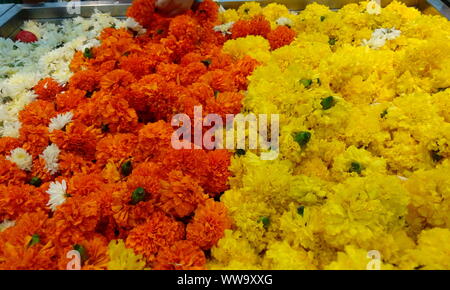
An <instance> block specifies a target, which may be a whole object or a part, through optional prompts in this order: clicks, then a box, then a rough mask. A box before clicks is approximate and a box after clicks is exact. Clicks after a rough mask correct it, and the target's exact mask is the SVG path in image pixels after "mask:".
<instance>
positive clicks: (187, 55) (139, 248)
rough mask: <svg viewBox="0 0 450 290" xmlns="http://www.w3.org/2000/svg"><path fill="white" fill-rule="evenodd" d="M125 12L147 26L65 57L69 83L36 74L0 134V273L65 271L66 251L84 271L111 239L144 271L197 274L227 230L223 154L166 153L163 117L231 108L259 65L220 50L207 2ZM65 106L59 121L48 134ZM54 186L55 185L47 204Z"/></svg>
mask: <svg viewBox="0 0 450 290" xmlns="http://www.w3.org/2000/svg"><path fill="white" fill-rule="evenodd" d="M128 16H130V17H133V18H134V19H135V20H137V21H138V22H139V23H141V24H142V25H143V26H144V28H146V29H147V30H146V32H145V33H144V34H139V35H138V34H137V33H135V32H133V31H131V30H127V29H124V28H122V29H116V28H114V27H111V28H107V29H105V30H104V31H103V32H102V34H101V35H100V36H99V40H100V41H101V45H100V46H98V47H95V48H92V49H86V50H85V51H84V52H78V53H77V54H76V55H75V57H74V59H73V60H72V63H71V65H70V67H71V70H72V71H73V72H74V75H73V76H72V78H71V79H70V81H69V83H68V84H66V85H64V86H60V85H59V84H58V83H57V82H56V81H54V80H52V79H43V80H41V81H40V82H39V84H38V85H37V86H36V87H35V88H34V90H35V92H36V94H37V95H38V98H37V100H36V101H34V102H33V103H31V104H30V105H28V106H27V107H26V108H25V109H24V110H23V111H22V112H21V113H20V122H21V129H20V137H19V138H17V139H16V138H9V137H5V138H0V154H1V156H0V221H5V220H9V221H14V222H15V226H12V227H9V228H7V229H5V230H3V231H2V232H0V268H1V269H66V265H67V262H68V259H67V258H66V255H67V253H68V252H69V251H71V250H73V249H76V250H78V251H79V252H80V253H81V254H82V255H81V257H82V268H83V269H105V268H106V265H107V263H108V259H109V258H108V254H107V249H108V244H109V242H110V241H111V240H115V239H123V240H124V241H125V244H126V246H127V248H130V249H133V250H134V252H135V253H136V254H141V255H143V257H144V258H145V261H146V265H147V267H149V268H153V269H202V268H204V265H205V263H206V256H205V251H207V250H209V249H210V248H211V247H212V246H213V245H214V244H216V242H217V241H218V240H219V239H220V238H221V237H222V236H223V232H224V230H225V229H227V228H230V227H231V221H230V219H229V218H228V217H227V211H226V208H225V207H224V205H223V204H222V203H220V202H218V201H216V200H217V199H218V197H219V196H220V194H221V193H222V192H224V191H225V190H226V189H227V187H228V185H227V179H228V177H229V176H230V172H229V171H228V167H229V165H230V153H229V152H228V151H226V150H212V151H207V150H194V149H192V150H175V149H173V148H172V146H171V136H172V133H173V131H174V128H173V127H172V126H171V125H170V120H171V118H172V116H173V115H174V114H177V113H183V112H184V113H187V114H188V115H190V116H192V114H193V107H194V106H195V105H202V106H203V113H204V114H208V113H216V114H222V115H224V114H236V113H239V112H240V109H241V100H242V99H243V95H242V94H241V93H240V92H241V91H242V90H246V88H247V76H248V75H250V74H251V72H252V71H253V69H254V68H255V67H256V66H257V64H258V63H257V62H256V61H255V60H254V59H252V58H250V57H244V58H242V59H234V58H232V57H231V56H229V55H226V54H223V53H222V52H221V46H222V44H223V43H224V41H225V40H226V37H225V36H223V35H222V33H219V32H214V30H213V27H214V26H215V25H217V17H218V7H217V5H216V4H215V3H214V2H212V1H203V2H202V3H201V4H197V6H196V7H195V9H194V10H192V11H190V12H188V13H186V14H184V15H181V16H177V17H175V18H163V17H161V16H159V15H157V14H155V13H154V0H138V1H135V2H134V3H133V6H132V7H131V8H130V9H129V11H128ZM244 24H245V23H244ZM244 24H243V26H245V25H244ZM238 28H239V25H236V26H235V29H238ZM269 30H270V27H269ZM243 33H244V32H243ZM245 33H247V32H245ZM248 33H252V32H248ZM258 33H259V32H258ZM275 38H277V37H274V39H275ZM277 39H279V38H277ZM274 45H280V44H276V43H275V42H274ZM68 112H71V113H72V114H73V117H72V118H71V120H70V122H68V123H67V124H66V125H65V126H64V127H63V128H59V129H52V130H50V129H49V124H50V123H51V122H52V120H53V119H54V118H55V117H57V116H60V115H61V114H65V113H68ZM49 145H52V146H54V145H56V146H57V147H58V148H59V151H60V153H59V155H58V160H57V164H58V166H57V170H49V165H48V161H47V160H46V157H45V156H44V155H43V151H45V150H46V148H48V146H49ZM16 148H22V149H24V150H26V152H28V154H30V155H31V156H32V166H31V168H30V169H29V170H24V169H23V168H19V166H18V165H17V164H16V163H14V162H12V161H11V159H10V158H8V156H9V155H10V154H11V151H12V150H14V149H16ZM55 183H58V184H62V185H66V189H65V193H64V196H60V199H61V198H62V199H63V200H62V201H63V202H59V203H58V204H53V205H52V206H50V205H51V202H49V199H50V195H49V188H50V187H51V185H52V184H55ZM214 199H216V200H214Z"/></svg>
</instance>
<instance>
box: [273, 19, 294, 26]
mask: <svg viewBox="0 0 450 290" xmlns="http://www.w3.org/2000/svg"><path fill="white" fill-rule="evenodd" d="M276 23H277V25H280V26H292V20H291V19H289V18H287V17H280V18H278V19H277V21H276Z"/></svg>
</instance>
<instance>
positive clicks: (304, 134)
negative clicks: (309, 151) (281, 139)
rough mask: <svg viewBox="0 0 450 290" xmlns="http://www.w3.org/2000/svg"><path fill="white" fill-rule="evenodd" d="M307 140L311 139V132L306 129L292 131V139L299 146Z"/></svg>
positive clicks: (303, 144)
mask: <svg viewBox="0 0 450 290" xmlns="http://www.w3.org/2000/svg"><path fill="white" fill-rule="evenodd" d="M309 140H311V133H310V132H308V131H301V132H297V133H294V141H295V142H297V143H298V145H300V146H301V147H305V146H306V144H308V142H309Z"/></svg>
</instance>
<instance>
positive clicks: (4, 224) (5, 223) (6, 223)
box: [0, 220, 16, 233]
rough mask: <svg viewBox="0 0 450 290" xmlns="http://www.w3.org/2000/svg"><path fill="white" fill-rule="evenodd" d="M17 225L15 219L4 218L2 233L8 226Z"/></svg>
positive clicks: (0, 226)
mask: <svg viewBox="0 0 450 290" xmlns="http://www.w3.org/2000/svg"><path fill="white" fill-rule="evenodd" d="M15 225H16V222H15V221H10V220H4V221H3V222H2V223H0V233H1V232H3V231H4V230H6V229H7V228H10V227H13V226H15Z"/></svg>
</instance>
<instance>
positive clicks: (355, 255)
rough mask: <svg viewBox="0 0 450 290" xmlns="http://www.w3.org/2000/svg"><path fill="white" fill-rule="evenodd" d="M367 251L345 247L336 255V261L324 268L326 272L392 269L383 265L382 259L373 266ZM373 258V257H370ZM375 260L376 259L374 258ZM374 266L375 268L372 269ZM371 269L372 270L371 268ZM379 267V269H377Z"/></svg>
mask: <svg viewBox="0 0 450 290" xmlns="http://www.w3.org/2000/svg"><path fill="white" fill-rule="evenodd" d="M368 253H369V251H367V250H363V249H360V248H357V247H355V246H346V247H345V252H339V253H338V254H337V260H336V261H334V262H332V263H330V264H329V265H327V266H326V267H325V269H326V270H367V269H374V268H376V269H377V270H378V269H379V270H392V269H393V268H394V267H393V266H392V265H390V264H385V263H383V262H382V261H381V260H382V257H380V259H379V264H378V266H375V265H373V262H377V261H374V259H371V256H370V255H369V256H368ZM372 257H373V256H372ZM375 259H376V258H375ZM373 266H375V267H373ZM372 267H373V268H372ZM377 267H379V268H377Z"/></svg>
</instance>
